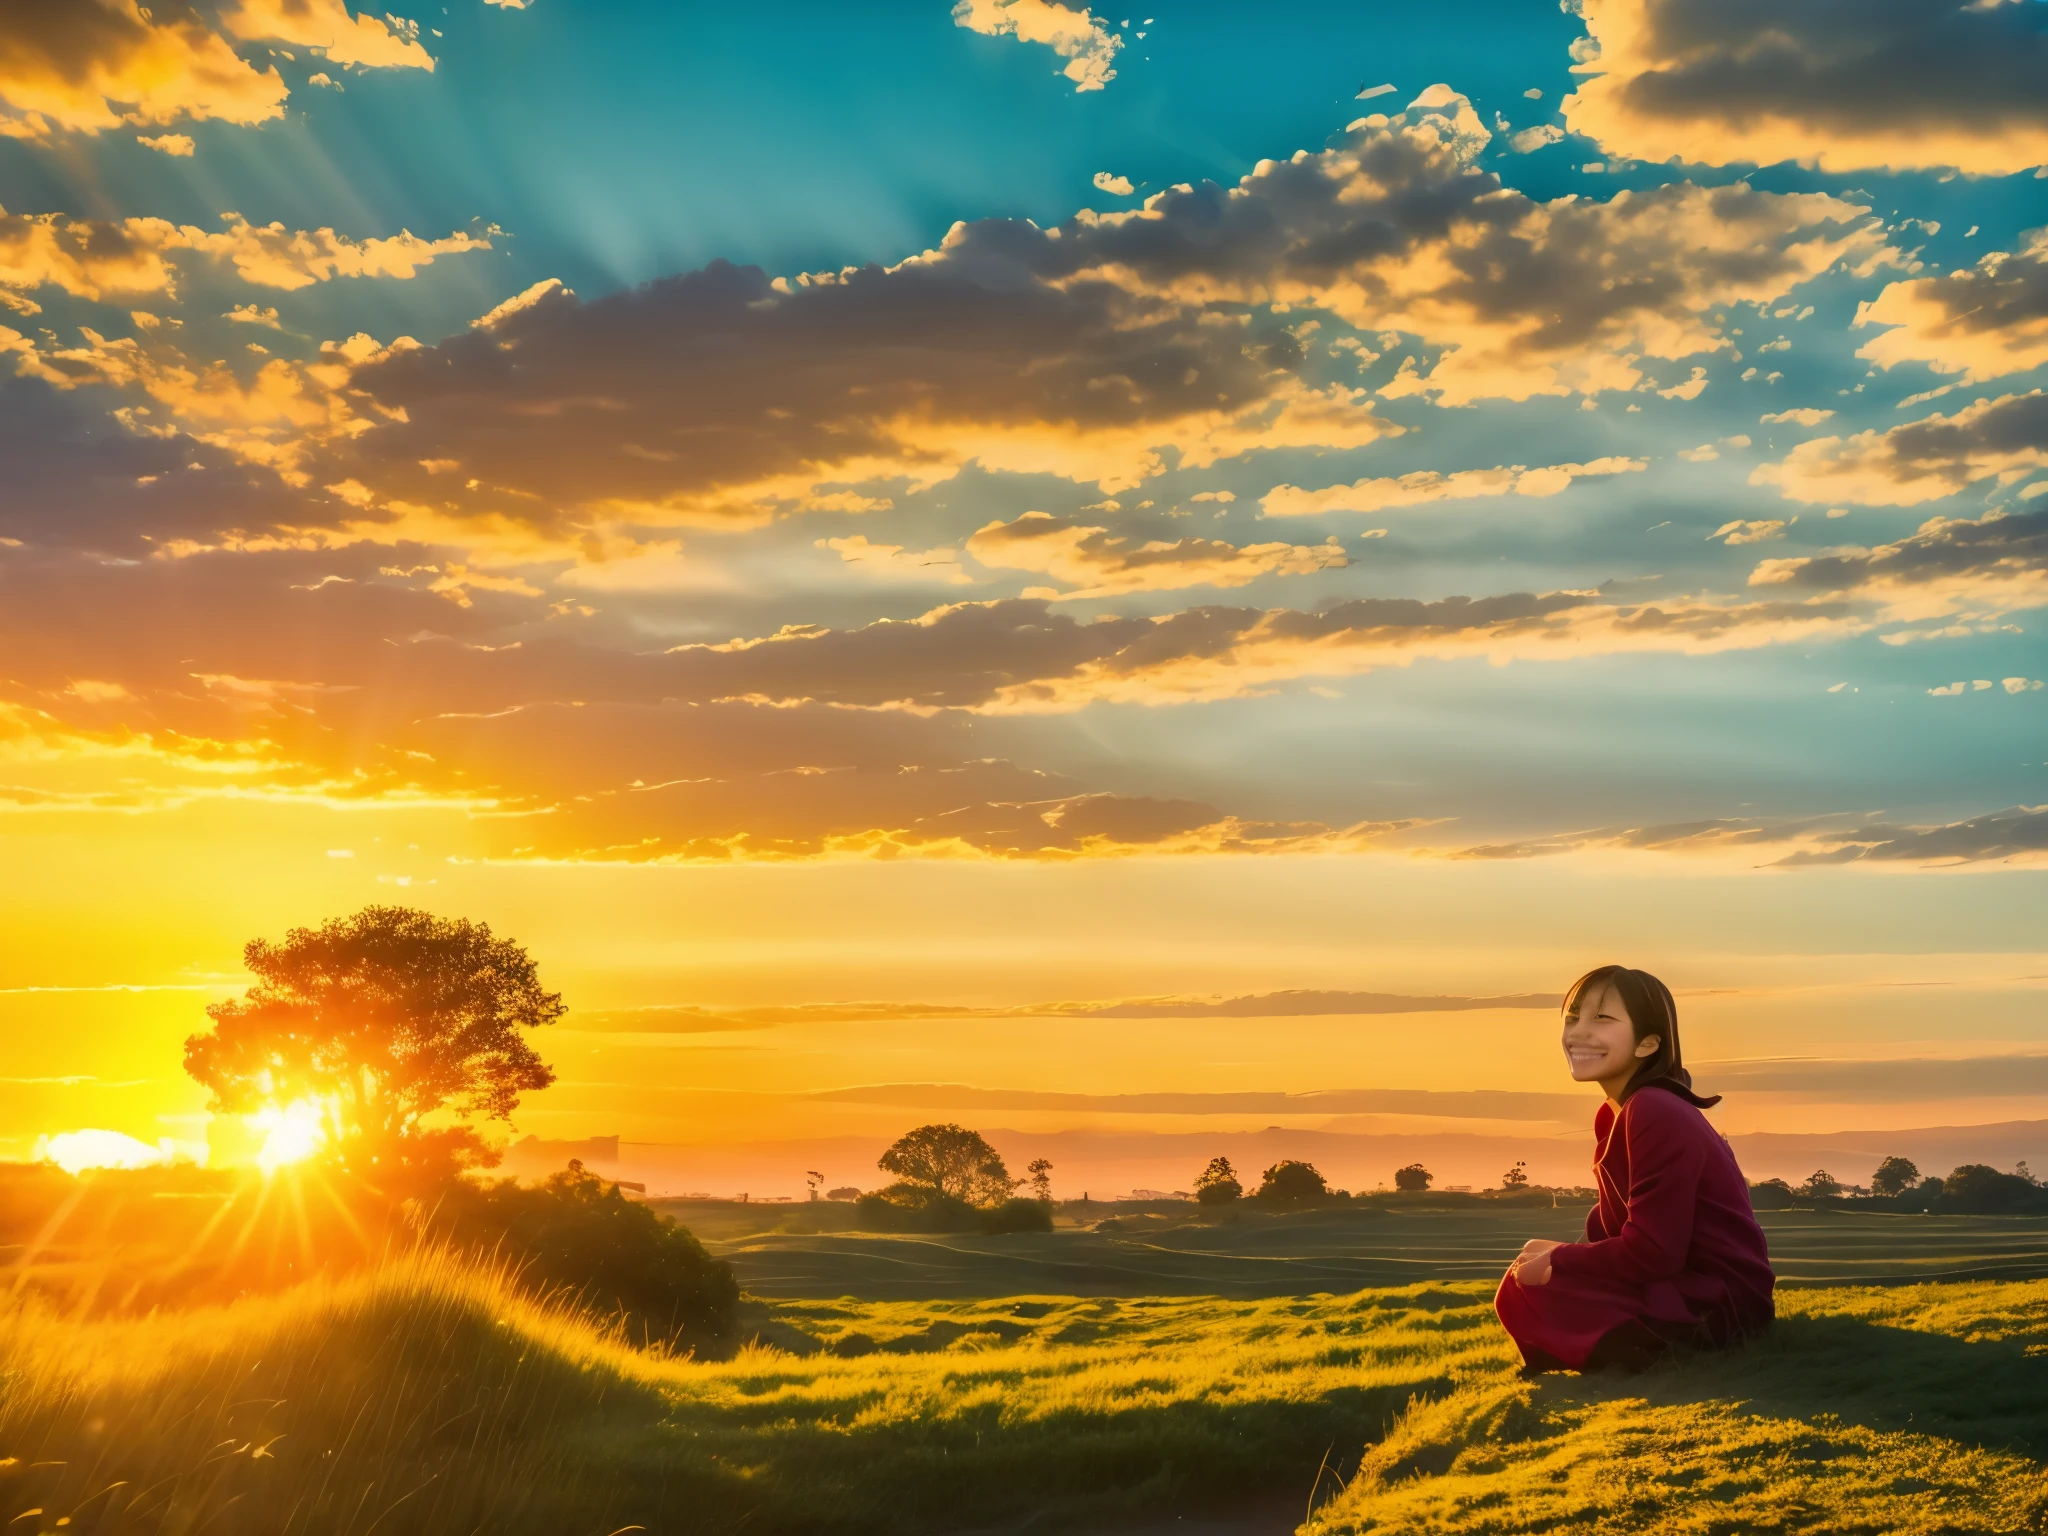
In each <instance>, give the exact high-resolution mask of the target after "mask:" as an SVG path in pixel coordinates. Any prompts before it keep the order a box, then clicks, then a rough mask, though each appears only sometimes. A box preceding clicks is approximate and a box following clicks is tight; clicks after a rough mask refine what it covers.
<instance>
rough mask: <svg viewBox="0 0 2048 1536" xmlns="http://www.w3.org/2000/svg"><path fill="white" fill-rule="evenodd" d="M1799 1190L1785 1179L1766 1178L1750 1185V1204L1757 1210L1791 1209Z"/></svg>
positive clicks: (1751, 1207)
mask: <svg viewBox="0 0 2048 1536" xmlns="http://www.w3.org/2000/svg"><path fill="white" fill-rule="evenodd" d="M1798 1198H1799V1192H1798V1191H1797V1190H1796V1189H1794V1188H1793V1187H1792V1186H1791V1185H1790V1184H1787V1183H1786V1182H1785V1181H1784V1180H1783V1179H1765V1180H1764V1181H1763V1183H1761V1184H1752V1185H1750V1186H1749V1205H1750V1209H1751V1210H1755V1211H1789V1210H1791V1209H1792V1203H1793V1201H1795V1200H1797V1199H1798Z"/></svg>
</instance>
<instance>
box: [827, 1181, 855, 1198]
mask: <svg viewBox="0 0 2048 1536" xmlns="http://www.w3.org/2000/svg"><path fill="white" fill-rule="evenodd" d="M825 1198H826V1199H827V1200H858V1199H859V1198H860V1189H859V1187H858V1186H857V1185H853V1184H842V1185H840V1186H839V1187H838V1188H837V1189H828V1190H826V1191H825Z"/></svg>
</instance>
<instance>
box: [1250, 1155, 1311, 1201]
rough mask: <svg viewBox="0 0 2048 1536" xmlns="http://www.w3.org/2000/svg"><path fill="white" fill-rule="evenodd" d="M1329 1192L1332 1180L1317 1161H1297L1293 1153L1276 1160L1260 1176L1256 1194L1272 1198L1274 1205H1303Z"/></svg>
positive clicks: (1262, 1197) (1262, 1198) (1267, 1199)
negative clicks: (1326, 1175)
mask: <svg viewBox="0 0 2048 1536" xmlns="http://www.w3.org/2000/svg"><path fill="white" fill-rule="evenodd" d="M1329 1193H1330V1186H1329V1183H1328V1182H1327V1181H1326V1180H1325V1179H1324V1178H1323V1176H1322V1174H1321V1173H1319V1172H1318V1171H1317V1170H1316V1166H1315V1164H1314V1163H1303V1162H1297V1161H1296V1160H1295V1159H1293V1158H1291V1157H1290V1158H1286V1159H1284V1160H1282V1161H1280V1162H1277V1163H1275V1164H1274V1165H1273V1166H1272V1167H1270V1168H1268V1169H1267V1170H1266V1171H1265V1173H1264V1174H1262V1175H1261V1176H1260V1178H1259V1187H1258V1190H1257V1191H1256V1192H1255V1193H1254V1195H1253V1197H1252V1198H1253V1199H1255V1200H1265V1201H1270V1202H1271V1203H1272V1204H1274V1205H1300V1204H1303V1203H1305V1202H1307V1201H1311V1200H1321V1199H1324V1198H1325V1197H1327V1196H1328V1194H1329Z"/></svg>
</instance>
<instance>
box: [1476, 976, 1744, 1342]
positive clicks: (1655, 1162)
mask: <svg viewBox="0 0 2048 1536" xmlns="http://www.w3.org/2000/svg"><path fill="white" fill-rule="evenodd" d="M1564 1054H1565V1060H1566V1062H1567V1063H1568V1064H1569V1066H1570V1069H1571V1074H1572V1077H1573V1079H1574V1080H1575V1081H1578V1082H1581V1083H1598V1084H1599V1085H1600V1086H1601V1088H1602V1089H1603V1090H1605V1092H1606V1094H1607V1102H1606V1103H1604V1104H1602V1105H1601V1106H1600V1112H1599V1113H1598V1114H1597V1115H1596V1116H1595V1117H1594V1119H1593V1135H1594V1138H1595V1141H1596V1143H1597V1150H1596V1151H1595V1154H1594V1162H1593V1171H1594V1174H1595V1176H1596V1177H1597V1179H1598V1181H1599V1185H1600V1203H1599V1204H1598V1205H1596V1206H1595V1207H1594V1208H1593V1209H1592V1210H1591V1211H1590V1212H1589V1213H1587V1216H1586V1238H1585V1241H1584V1242H1578V1243H1554V1242H1550V1241H1549V1240H1547V1239H1544V1238H1535V1239H1532V1240H1531V1241H1530V1242H1528V1243H1526V1244H1525V1245H1523V1248H1522V1252H1521V1254H1520V1256H1519V1257H1518V1258H1516V1260H1515V1262H1514V1263H1513V1264H1511V1265H1510V1266H1509V1267H1508V1272H1507V1277H1506V1278H1505V1279H1503V1280H1502V1281H1501V1283H1500V1290H1499V1292H1498V1293H1497V1294H1496V1295H1495V1296H1494V1298H1493V1306H1494V1310H1495V1311H1496V1312H1497V1313H1499V1314H1500V1320H1501V1323H1502V1324H1503V1325H1504V1326H1505V1327H1506V1328H1507V1331H1508V1333H1509V1334H1510V1335H1511V1336H1512V1337H1513V1339H1514V1341H1515V1343H1516V1345H1517V1346H1518V1347H1519V1348H1520V1349H1521V1351H1522V1359H1523V1362H1524V1364H1525V1366H1526V1368H1527V1369H1528V1370H1529V1371H1583V1370H1595V1369H1598V1368H1599V1367H1601V1366H1603V1365H1621V1366H1624V1367H1627V1368H1629V1369H1639V1368H1640V1367H1642V1366H1643V1365H1646V1364H1648V1363H1649V1362H1650V1361H1652V1360H1654V1359H1656V1358H1657V1357H1658V1356H1660V1355H1663V1354H1665V1353H1667V1352H1669V1351H1670V1350H1671V1349H1673V1348H1674V1347H1676V1346H1680V1345H1689V1346H1693V1347H1717V1346H1720V1345H1724V1344H1729V1343H1732V1342H1734V1341H1735V1340H1737V1339H1739V1338H1742V1337H1743V1336H1744V1335H1746V1334H1751V1333H1755V1332H1758V1331H1759V1330H1761V1329H1763V1328H1766V1327H1768V1326H1769V1325H1770V1322H1771V1316H1772V1308H1771V1288H1772V1286H1773V1285H1774V1284H1775V1283H1776V1276H1774V1275H1773V1274H1772V1273H1771V1260H1770V1254H1769V1252H1768V1251H1767V1250H1766V1249H1765V1246H1764V1234H1763V1229H1762V1228H1761V1227H1759V1226H1758V1225H1757V1222H1756V1216H1755V1214H1754V1213H1753V1212H1752V1211H1751V1210H1750V1207H1749V1185H1748V1183H1747V1182H1746V1181H1745V1180H1744V1179H1743V1177H1742V1170H1741V1169H1740V1168H1738V1167H1736V1166H1735V1154H1734V1152H1733V1151H1731V1150H1730V1148H1729V1146H1728V1143H1727V1142H1725V1141H1723V1140H1722V1139H1721V1136H1720V1134H1719V1133H1718V1132H1717V1131H1715V1129H1714V1128H1713V1127H1712V1126H1710V1125H1709V1124H1707V1118H1706V1116H1705V1115H1703V1114H1701V1113H1700V1111H1701V1110H1703V1109H1707V1108H1711V1107H1712V1106H1713V1105H1715V1104H1718V1103H1720V1102H1721V1100H1720V1096H1719V1095H1718V1094H1716V1095H1715V1096H1714V1097H1712V1098H1701V1097H1700V1096H1699V1095H1698V1094H1696V1093H1694V1092H1693V1091H1692V1074H1691V1073H1689V1072H1687V1071H1686V1070H1685V1064H1684V1061H1683V1059H1682V1058H1681V1056H1680V1054H1679V1049H1678V1005H1677V1003H1676V1002H1674V1001H1673V1000H1672V996H1671V989H1670V988H1669V987H1667V986H1665V985H1664V983H1663V982H1661V981H1659V980H1658V979H1657V978H1656V977H1654V976H1652V975H1650V974H1649V973H1648V972H1647V971H1632V970H1630V969H1628V968H1627V967H1626V966H1620V965H1603V966H1601V967H1600V968H1599V969H1598V970H1595V971H1588V972H1587V973H1586V974H1585V975H1584V976H1581V977H1580V978H1579V979H1578V981H1577V982H1575V983H1574V984H1573V986H1572V989H1571V991H1569V992H1567V993H1566V994H1565V999H1564Z"/></svg>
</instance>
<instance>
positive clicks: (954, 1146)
mask: <svg viewBox="0 0 2048 1536" xmlns="http://www.w3.org/2000/svg"><path fill="white" fill-rule="evenodd" d="M876 1162H877V1165H878V1166H879V1167H880V1168H881V1169H882V1171H883V1172H884V1173H893V1174H895V1175H896V1177H897V1178H898V1179H899V1180H901V1181H902V1182H903V1183H904V1184H905V1185H908V1186H909V1188H910V1190H911V1191H913V1192H916V1193H919V1194H924V1195H927V1196H939V1197H943V1198H946V1199H951V1200H964V1201H966V1202H967V1203H968V1204H969V1205H997V1204H1000V1203H1001V1202H1002V1201H1004V1200H1007V1199H1008V1198H1009V1196H1010V1191H1011V1190H1013V1189H1015V1188H1016V1187H1017V1185H1016V1181H1015V1180H1014V1179H1012V1178H1011V1177H1010V1170H1009V1169H1008V1168H1007V1167H1005V1166H1004V1165H1003V1160H1002V1158H1001V1156H1000V1155H998V1154H997V1152H996V1149H995V1148H994V1147H992V1146H990V1145H989V1144H988V1143H987V1142H986V1141H984V1140H982V1138H981V1135H980V1133H979V1132H976V1131H970V1130H967V1129H966V1128H964V1127H962V1126H958V1125H920V1126H919V1127H918V1128H917V1129H916V1130H914V1131H912V1132H911V1133H910V1134H909V1135H907V1136H905V1137H903V1138H902V1139H901V1140H899V1141H898V1142H897V1143H896V1144H895V1145H894V1146H893V1147H891V1148H890V1149H889V1150H888V1151H886V1152H884V1153H883V1154H882V1155H881V1157H880V1158H878V1159H876Z"/></svg>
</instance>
